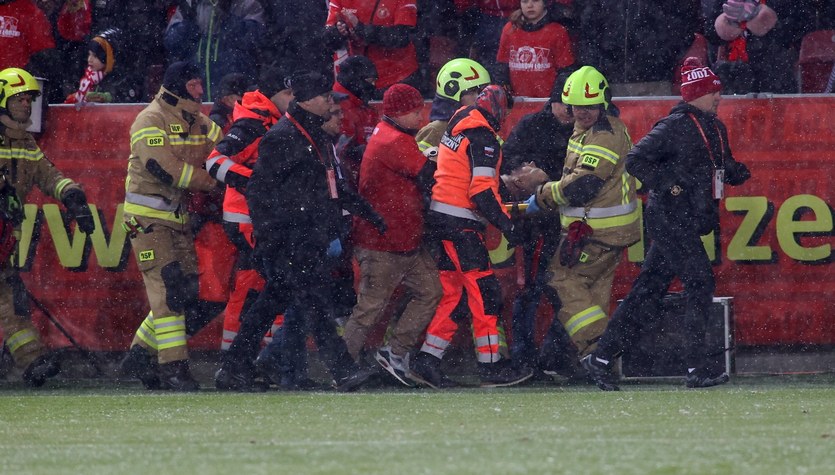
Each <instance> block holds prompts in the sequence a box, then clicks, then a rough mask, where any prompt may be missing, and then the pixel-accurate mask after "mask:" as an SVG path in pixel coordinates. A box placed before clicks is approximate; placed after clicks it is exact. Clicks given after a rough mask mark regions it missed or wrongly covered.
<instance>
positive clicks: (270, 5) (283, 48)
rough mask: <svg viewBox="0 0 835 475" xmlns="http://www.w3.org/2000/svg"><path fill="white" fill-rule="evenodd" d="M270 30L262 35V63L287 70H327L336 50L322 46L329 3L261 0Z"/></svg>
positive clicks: (306, 0) (330, 66)
mask: <svg viewBox="0 0 835 475" xmlns="http://www.w3.org/2000/svg"><path fill="white" fill-rule="evenodd" d="M261 5H262V6H263V7H264V19H265V20H266V21H265V22H266V27H267V33H266V34H265V35H264V37H263V38H261V50H262V51H261V54H262V57H261V63H262V64H280V65H281V66H282V68H284V69H286V70H287V71H299V70H302V69H309V70H314V71H321V72H328V71H332V68H333V57H332V53H333V50H329V49H328V48H326V47H323V46H322V45H323V41H324V33H325V20H326V19H327V17H328V3H327V2H324V1H322V2H320V1H314V2H312V1H310V0H261Z"/></svg>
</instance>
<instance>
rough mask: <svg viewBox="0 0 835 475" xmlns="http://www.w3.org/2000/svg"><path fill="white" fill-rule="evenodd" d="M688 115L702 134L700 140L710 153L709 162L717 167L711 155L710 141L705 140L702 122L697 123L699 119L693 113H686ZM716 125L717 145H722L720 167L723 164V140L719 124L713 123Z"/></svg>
mask: <svg viewBox="0 0 835 475" xmlns="http://www.w3.org/2000/svg"><path fill="white" fill-rule="evenodd" d="M687 115H689V116H690V119H692V120H693V123H694V124H696V128H697V129H699V133H700V134H702V140H704V141H705V148H707V153H708V155H710V163H712V164H713V168H717V166H716V159H715V158H714V157H713V149H711V148H710V142H709V141H708V140H707V135H705V131H704V129H702V124H700V123H699V120H698V119H696V116H694V115H693V114H687ZM713 126H714V127H716V134H717V135H718V136H719V145H720V146H721V147H722V148H721V150H722V163H721V164H720V166H721V167H723V166H725V140H724V139H723V138H722V132H721V131H720V130H719V126H718V125H716V124H713Z"/></svg>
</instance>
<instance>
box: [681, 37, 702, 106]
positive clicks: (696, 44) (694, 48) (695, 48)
mask: <svg viewBox="0 0 835 475" xmlns="http://www.w3.org/2000/svg"><path fill="white" fill-rule="evenodd" d="M707 47H708V46H707V39H706V38H705V37H704V36H703V35H702V34H701V33H695V35H694V37H693V43H692V44H691V45H690V47H689V48H687V51H685V52H684V55H682V57H681V59H679V60H678V63H677V64H676V67H675V68H674V69H673V95H679V94H680V93H681V65H682V63H684V60H685V59H686V58H689V57H690V56H695V57H697V58H699V59H700V60H701V61H702V64H708V55H707Z"/></svg>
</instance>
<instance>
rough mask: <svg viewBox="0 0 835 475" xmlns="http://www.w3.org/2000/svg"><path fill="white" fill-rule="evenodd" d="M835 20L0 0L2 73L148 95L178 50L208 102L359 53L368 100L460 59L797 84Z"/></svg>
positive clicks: (429, 0)
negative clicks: (200, 80)
mask: <svg viewBox="0 0 835 475" xmlns="http://www.w3.org/2000/svg"><path fill="white" fill-rule="evenodd" d="M833 28H835V1H832V0H800V1H788V0H767V1H758V0H729V1H725V0H702V1H701V2H699V1H696V0H690V1H685V2H681V1H671V0H659V1H656V2H641V1H608V0H521V1H520V0H380V1H371V0H332V1H330V2H326V1H325V0H146V1H142V2H137V1H123V0H64V1H61V0H0V29H2V31H1V32H0V45H1V46H2V48H0V68H6V67H20V68H25V69H26V70H27V71H31V72H32V73H33V74H34V75H35V76H37V77H41V78H44V79H46V80H47V83H46V84H47V85H46V87H45V90H46V91H48V94H47V99H48V101H49V102H50V103H61V102H69V103H79V102H85V101H86V102H147V101H148V100H150V99H151V98H152V96H153V94H154V93H155V92H156V90H157V87H158V86H159V83H160V81H161V79H162V72H163V71H164V70H165V68H166V66H167V65H168V64H170V63H172V62H174V61H178V60H191V61H193V62H195V63H197V64H199V65H200V66H201V70H202V71H203V74H204V76H205V84H206V91H205V96H204V100H205V101H216V100H218V99H220V98H221V97H222V93H223V92H228V91H225V90H224V88H223V85H222V84H221V80H222V79H223V77H224V76H226V75H228V74H230V73H233V74H241V75H243V78H239V79H238V81H239V82H241V81H248V82H249V83H250V84H254V83H255V79H256V78H258V76H259V73H260V71H261V70H262V69H264V68H265V67H267V66H269V65H273V64H280V65H281V67H282V69H285V70H288V71H293V70H300V69H306V70H310V69H317V70H322V71H330V70H331V68H333V67H334V66H335V68H336V69H337V70H338V69H339V67H340V65H341V64H342V63H343V62H344V61H345V59H347V58H348V57H351V56H358V55H362V56H366V57H368V58H370V59H371V61H372V62H373V63H374V65H375V66H376V68H377V71H378V72H379V77H378V78H377V80H376V81H377V82H376V88H377V90H376V91H375V94H374V98H376V99H380V98H382V93H383V91H384V90H385V89H386V88H387V87H389V86H390V85H391V84H394V83H396V82H404V83H407V84H410V85H412V86H415V87H416V88H417V89H418V90H420V91H421V93H422V94H423V95H424V97H427V98H428V97H431V96H432V92H433V90H434V84H433V82H434V78H435V74H436V73H437V70H438V68H440V66H441V65H442V64H444V63H445V62H446V61H448V60H449V59H452V58H455V57H470V58H473V59H475V60H477V61H479V62H480V63H481V64H484V65H485V66H486V67H487V69H488V71H490V73H491V75H492V76H493V77H494V78H497V79H498V80H499V81H500V82H502V83H504V84H505V85H507V86H509V87H510V90H511V91H512V92H513V93H514V94H515V95H518V96H528V97H548V94H549V92H550V89H551V85H552V84H553V81H554V78H555V77H556V75H557V74H558V73H559V72H560V71H561V70H563V69H565V68H566V67H569V66H571V65H572V64H577V65H582V64H587V65H593V66H595V67H596V68H598V69H599V70H600V71H601V72H603V73H604V74H605V75H606V77H608V78H609V79H610V81H611V83H612V89H613V93H614V95H615V96H639V95H671V94H675V93H676V92H677V84H676V79H675V78H677V77H678V69H679V68H680V63H681V61H682V60H683V58H684V57H685V56H687V55H690V54H695V55H696V56H701V57H702V59H703V60H705V61H706V62H707V63H708V64H710V65H711V66H713V67H715V68H716V70H717V74H719V76H720V77H721V78H722V81H723V84H725V85H726V86H725V87H726V90H725V92H726V93H731V94H745V93H749V92H754V93H759V92H770V93H796V92H801V87H800V84H799V82H798V77H799V75H798V72H797V64H798V59H799V53H800V46H801V42H802V40H803V38H804V36H805V35H807V34H808V33H810V32H813V31H818V30H829V29H833ZM824 76H825V77H824V78H823V80H822V81H821V83H822V86H821V88H820V90H819V91H802V92H822V91H823V87H825V86H826V83H827V81H826V79H827V78H828V77H829V71H826V74H825V75H824ZM227 95H228V94H227Z"/></svg>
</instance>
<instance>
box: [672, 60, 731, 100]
mask: <svg viewBox="0 0 835 475" xmlns="http://www.w3.org/2000/svg"><path fill="white" fill-rule="evenodd" d="M721 90H722V82H721V81H720V80H719V76H717V75H716V74H714V73H713V71H711V70H710V68H708V67H707V66H705V65H704V64H702V62H701V61H700V60H699V58H696V57H693V56H691V57H689V58H687V59H685V60H684V64H683V65H682V66H681V98H682V99H684V102H690V101H692V100H695V99H698V98H700V97H702V96H704V95H706V94H712V93H714V92H716V91H721Z"/></svg>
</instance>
